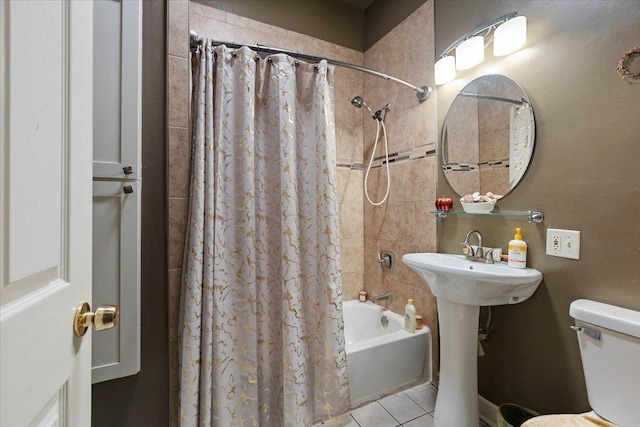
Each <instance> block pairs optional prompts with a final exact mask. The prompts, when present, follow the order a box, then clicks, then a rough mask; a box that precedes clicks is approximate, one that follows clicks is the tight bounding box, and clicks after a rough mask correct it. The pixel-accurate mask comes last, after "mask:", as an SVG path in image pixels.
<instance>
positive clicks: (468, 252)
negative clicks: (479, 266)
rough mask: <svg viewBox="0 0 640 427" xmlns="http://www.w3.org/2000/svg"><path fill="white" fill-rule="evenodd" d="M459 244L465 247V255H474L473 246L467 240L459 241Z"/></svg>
mask: <svg viewBox="0 0 640 427" xmlns="http://www.w3.org/2000/svg"><path fill="white" fill-rule="evenodd" d="M460 244H461V245H464V246H466V247H467V256H476V253H475V251H474V250H473V246H471V245H470V244H469V243H467V242H462V243H460Z"/></svg>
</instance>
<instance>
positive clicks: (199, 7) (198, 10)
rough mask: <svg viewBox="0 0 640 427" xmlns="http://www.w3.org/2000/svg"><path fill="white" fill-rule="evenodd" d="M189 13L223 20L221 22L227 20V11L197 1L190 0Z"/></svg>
mask: <svg viewBox="0 0 640 427" xmlns="http://www.w3.org/2000/svg"><path fill="white" fill-rule="evenodd" d="M171 1H173V0H171ZM189 15H190V16H191V17H193V16H194V15H197V16H201V17H203V18H208V19H211V20H214V21H221V22H225V21H226V20H227V12H225V11H222V10H219V9H215V8H213V7H209V6H205V5H203V4H200V3H196V2H189ZM192 29H193V27H192ZM196 31H197V30H196Z"/></svg>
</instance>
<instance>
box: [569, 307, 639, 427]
mask: <svg viewBox="0 0 640 427" xmlns="http://www.w3.org/2000/svg"><path fill="white" fill-rule="evenodd" d="M569 314H570V315H571V317H573V318H574V319H575V325H576V326H575V329H576V333H577V335H578V343H579V345H580V355H581V357H582V368H583V370H584V377H585V380H586V383H587V394H588V396H589V405H590V406H591V409H593V410H594V412H596V413H597V414H598V416H600V417H601V418H604V419H606V420H607V421H610V422H612V423H614V424H617V425H618V426H620V427H633V426H638V425H640V424H638V423H639V422H640V421H639V420H640V312H638V311H633V310H628V309H626V308H621V307H616V306H614V305H609V304H603V303H600V302H596V301H590V300H585V299H580V300H576V301H574V302H572V303H571V306H570V308H569Z"/></svg>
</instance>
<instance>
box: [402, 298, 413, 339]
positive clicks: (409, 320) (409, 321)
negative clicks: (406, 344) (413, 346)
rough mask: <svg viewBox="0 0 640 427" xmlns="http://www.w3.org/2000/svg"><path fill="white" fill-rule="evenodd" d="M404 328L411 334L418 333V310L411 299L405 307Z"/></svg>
mask: <svg viewBox="0 0 640 427" xmlns="http://www.w3.org/2000/svg"><path fill="white" fill-rule="evenodd" d="M404 328H405V329H406V330H407V331H409V332H411V333H414V332H415V331H416V308H415V307H414V305H413V300H412V299H409V301H407V305H406V306H405V307H404Z"/></svg>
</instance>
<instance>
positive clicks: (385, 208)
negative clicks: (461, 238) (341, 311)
mask: <svg viewBox="0 0 640 427" xmlns="http://www.w3.org/2000/svg"><path fill="white" fill-rule="evenodd" d="M433 52H434V33H433V2H432V1H428V2H426V3H424V4H423V5H422V6H420V8H418V9H417V10H416V11H415V12H414V13H412V14H411V15H410V16H409V17H407V18H406V19H405V20H404V21H403V22H402V23H400V24H399V25H398V26H397V27H395V28H394V29H393V30H392V31H390V32H389V33H388V34H387V35H386V36H384V37H383V38H382V39H381V40H379V41H378V42H377V43H376V44H374V45H373V46H372V47H371V48H370V49H369V50H367V51H366V52H365V54H364V64H365V67H367V68H371V69H374V70H377V71H381V72H383V73H387V74H389V75H392V76H394V77H398V78H400V79H403V80H406V81H408V82H410V83H412V84H415V85H417V86H423V85H428V86H433V81H434V76H433V65H434V61H433V58H434V54H433ZM364 100H365V102H367V103H368V104H369V106H370V107H371V108H372V109H374V111H375V110H377V109H378V108H380V107H382V106H384V105H386V104H391V110H390V111H389V113H388V114H387V116H386V119H385V123H386V126H387V137H388V143H389V154H390V155H391V161H392V163H390V176H391V189H390V192H389V199H388V200H387V201H386V202H385V203H384V204H382V205H380V206H373V205H371V204H370V203H369V202H368V201H367V200H366V199H365V201H364V237H365V240H364V241H365V244H364V246H365V249H364V266H365V273H364V277H365V288H366V289H367V291H368V292H369V295H374V294H381V293H383V292H385V291H390V292H391V293H392V294H393V301H392V302H391V304H390V305H389V308H391V310H393V311H395V312H397V313H404V306H405V305H406V303H407V299H409V298H412V299H413V300H414V304H415V307H416V311H417V313H418V314H422V316H423V317H424V320H425V324H426V325H427V326H429V328H430V329H431V331H432V334H433V359H432V360H433V366H434V369H433V375H434V379H435V378H437V366H438V363H437V360H438V324H437V309H436V300H435V297H434V296H433V295H432V294H431V292H430V291H429V289H428V287H427V286H426V284H425V283H424V281H423V279H421V278H420V277H419V276H418V275H417V274H416V273H415V272H414V271H412V270H410V269H409V268H408V267H407V266H405V265H404V264H403V263H402V261H401V259H402V255H404V254H406V253H411V252H436V219H435V217H434V215H433V214H432V213H431V212H432V211H433V210H434V203H435V198H436V193H435V188H436V167H437V161H436V157H435V140H436V130H435V127H436V124H435V122H436V121H435V96H432V97H431V98H430V99H428V100H427V101H424V102H422V103H420V102H418V99H417V98H416V96H415V94H414V92H412V91H411V90H410V89H407V88H406V87H404V86H401V85H399V84H397V83H393V82H388V81H386V80H382V79H380V78H377V77H375V76H371V75H365V76H364ZM375 135H376V124H375V121H374V120H372V119H371V118H370V117H365V120H364V157H365V162H368V160H369V157H370V156H371V151H372V149H373V145H374V140H375ZM379 144H381V143H379ZM383 154H384V150H383V148H381V147H380V145H379V147H378V149H377V150H376V157H380V156H381V155H383ZM380 164H381V162H380V161H377V162H375V163H374V165H380ZM365 171H366V168H365ZM386 179H387V171H386V167H385V166H384V165H382V166H381V167H377V168H374V169H372V170H371V173H370V177H369V182H368V189H369V195H370V196H372V199H373V200H374V201H379V200H381V199H382V197H383V196H384V193H385V190H386V186H387V181H386ZM381 250H389V251H392V252H393V253H395V256H396V269H395V272H390V271H388V270H383V269H382V268H381V267H380V264H379V262H378V257H377V254H378V253H379V252H380V251H381Z"/></svg>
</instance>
